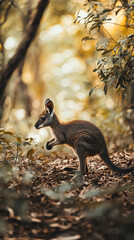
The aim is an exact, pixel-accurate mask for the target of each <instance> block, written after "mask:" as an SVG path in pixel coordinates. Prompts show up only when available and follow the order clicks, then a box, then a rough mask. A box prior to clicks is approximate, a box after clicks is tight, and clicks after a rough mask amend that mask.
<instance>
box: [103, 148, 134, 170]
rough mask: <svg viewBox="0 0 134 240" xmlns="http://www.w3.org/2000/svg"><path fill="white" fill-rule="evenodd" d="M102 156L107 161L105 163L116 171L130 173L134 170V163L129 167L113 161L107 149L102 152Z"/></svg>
mask: <svg viewBox="0 0 134 240" xmlns="http://www.w3.org/2000/svg"><path fill="white" fill-rule="evenodd" d="M100 157H101V158H102V160H103V161H104V162H105V164H106V165H107V166H108V167H109V168H110V169H111V170H112V171H114V172H118V173H129V172H132V171H134V165H133V166H132V167H128V168H122V167H118V166H117V165H115V164H114V163H112V161H111V160H110V158H109V155H108V151H107V149H105V151H104V152H103V153H101V154H100Z"/></svg>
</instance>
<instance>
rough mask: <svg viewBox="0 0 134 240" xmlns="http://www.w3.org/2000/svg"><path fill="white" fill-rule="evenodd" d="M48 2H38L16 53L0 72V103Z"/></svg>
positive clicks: (42, 0) (44, 0)
mask: <svg viewBox="0 0 134 240" xmlns="http://www.w3.org/2000/svg"><path fill="white" fill-rule="evenodd" d="M48 3H49V0H40V1H39V3H38V5H37V8H36V12H35V15H34V16H33V17H32V18H31V20H30V21H29V22H28V24H27V27H26V31H25V33H24V38H23V39H22V41H21V42H20V44H19V46H18V48H17V50H16V53H15V54H14V56H13V57H12V58H11V59H10V60H9V62H8V63H7V65H6V66H5V68H4V69H3V70H2V71H1V76H0V101H1V100H2V99H3V94H4V91H5V88H6V86H7V83H8V81H9V79H10V77H11V76H12V73H13V72H14V70H15V69H16V68H17V67H18V65H19V64H20V62H21V60H22V59H23V58H24V57H25V55H26V53H27V50H28V48H29V46H30V44H31V42H32V40H33V39H34V37H35V35H36V32H37V29H38V26H39V24H40V20H41V18H42V15H43V13H44V11H45V9H46V7H47V6H48Z"/></svg>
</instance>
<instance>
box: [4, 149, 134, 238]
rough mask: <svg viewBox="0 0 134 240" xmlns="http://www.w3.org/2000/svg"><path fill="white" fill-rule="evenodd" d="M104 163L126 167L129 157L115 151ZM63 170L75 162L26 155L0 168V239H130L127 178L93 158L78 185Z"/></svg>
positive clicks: (133, 231) (133, 228) (133, 204)
mask: <svg viewBox="0 0 134 240" xmlns="http://www.w3.org/2000/svg"><path fill="white" fill-rule="evenodd" d="M31 156H32V158H31ZM110 158H111V160H112V161H113V162H115V163H116V164H118V165H120V166H129V165H131V164H133V163H134V161H133V160H134V152H132V151H131V152H130V151H127V150H124V151H118V152H116V153H113V154H111V155H110ZM65 167H74V168H78V160H77V159H76V157H72V155H70V154H66V153H56V152H55V153H51V154H50V155H45V156H44V155H42V154H41V155H37V154H34V157H33V154H32V153H31V154H28V155H27V157H22V158H21V161H16V163H15V165H14V164H13V163H11V162H10V163H8V162H4V163H2V165H1V167H0V178H1V184H0V194H1V197H0V238H1V239H14V240H15V239H37V240H38V239H47V240H49V239H51V240H77V239H82V240H89V239H91V240H117V239H120V240H133V239H134V177H133V176H134V175H133V173H129V174H126V175H121V174H117V173H114V172H112V171H111V170H109V169H108V168H107V167H106V166H105V165H104V163H103V162H102V161H101V159H100V158H99V157H98V156H95V157H91V158H89V160H88V169H89V175H88V176H85V179H84V180H80V179H77V178H76V179H75V178H73V176H74V173H72V172H70V171H65V169H64V168H65ZM2 174H3V178H2ZM2 179H3V180H2Z"/></svg>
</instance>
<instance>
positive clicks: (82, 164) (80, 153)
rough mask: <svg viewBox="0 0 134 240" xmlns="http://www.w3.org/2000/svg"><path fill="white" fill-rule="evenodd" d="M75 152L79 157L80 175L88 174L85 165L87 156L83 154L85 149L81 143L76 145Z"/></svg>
mask: <svg viewBox="0 0 134 240" xmlns="http://www.w3.org/2000/svg"><path fill="white" fill-rule="evenodd" d="M75 151H76V154H77V156H78V158H79V168H80V171H81V174H82V175H85V174H88V167H87V161H86V158H87V156H86V155H85V149H84V148H83V147H82V146H81V145H77V146H76V149H75Z"/></svg>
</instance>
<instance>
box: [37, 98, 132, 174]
mask: <svg viewBox="0 0 134 240" xmlns="http://www.w3.org/2000/svg"><path fill="white" fill-rule="evenodd" d="M47 126H49V127H51V129H52V131H53V133H54V135H55V138H52V139H51V140H50V141H48V142H47V144H46V148H47V150H50V149H52V147H53V146H55V145H58V144H67V145H69V146H70V147H72V148H73V149H74V151H75V153H76V154H77V156H78V158H79V165H80V171H81V174H82V175H84V174H87V173H88V168H87V162H86V158H87V157H90V156H94V155H96V154H99V155H100V157H101V159H102V160H103V161H104V162H105V164H106V165H107V166H108V167H109V168H110V169H111V170H113V171H115V172H118V173H129V172H131V171H133V170H134V165H133V166H132V167H129V168H121V167H118V166H116V165H115V164H114V163H112V162H111V160H110V158H109V155H108V150H107V146H106V142H105V139H104V136H103V134H102V132H101V131H100V129H99V128H98V127H96V126H95V125H94V124H92V123H90V122H88V121H84V120H74V121H70V122H67V123H61V122H60V121H59V120H58V118H57V116H56V114H55V113H54V104H53V102H52V101H51V100H50V99H46V101H45V110H44V111H43V112H42V114H41V115H40V116H39V120H38V121H37V122H36V124H35V128H37V129H40V128H43V127H47Z"/></svg>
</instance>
